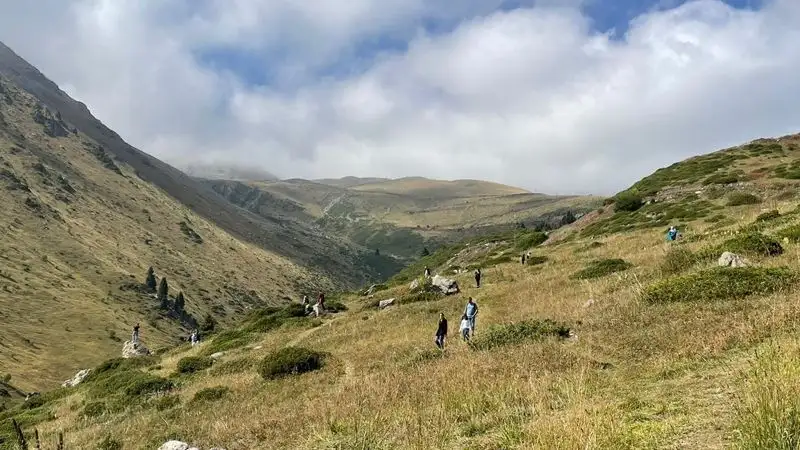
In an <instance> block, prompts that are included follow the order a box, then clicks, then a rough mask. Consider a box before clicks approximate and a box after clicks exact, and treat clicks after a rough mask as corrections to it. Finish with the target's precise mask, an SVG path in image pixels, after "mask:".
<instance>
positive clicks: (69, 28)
mask: <svg viewBox="0 0 800 450" xmlns="http://www.w3.org/2000/svg"><path fill="white" fill-rule="evenodd" d="M0 11H2V15H0V41H3V42H4V43H6V44H7V45H8V46H10V47H11V48H12V49H14V50H15V51H16V52H17V53H19V54H20V55H21V56H22V57H24V58H25V59H27V60H28V61H29V62H30V63H31V64H33V65H35V66H36V67H37V68H39V69H40V70H41V71H42V72H43V73H44V74H45V75H46V76H48V77H49V78H50V79H52V80H53V81H55V82H56V83H58V84H59V86H60V87H61V88H62V89H63V90H65V91H66V92H67V93H68V94H70V95H71V96H73V97H74V98H76V99H78V100H80V101H83V102H84V103H86V104H87V105H88V106H89V108H90V110H91V111H92V113H93V114H94V115H95V116H96V117H98V118H99V119H100V120H101V121H103V122H104V123H105V124H106V125H108V126H109V127H111V128H112V129H114V130H115V131H117V132H118V133H119V134H120V135H121V136H122V137H123V138H124V139H125V140H127V141H128V142H129V143H131V144H133V145H134V146H136V147H138V148H140V149H141V150H143V151H146V152H147V153H150V154H152V155H154V156H156V157H158V158H160V159H162V160H164V161H166V162H168V163H170V164H172V165H175V166H176V167H179V168H184V167H187V166H189V165H192V164H220V165H235V166H243V167H249V168H260V169H263V170H266V171H269V172H271V173H274V174H276V175H277V176H280V177H282V178H295V177H301V178H323V177H342V176H347V175H354V176H378V177H391V178H394V177H403V176H427V177H432V178H439V179H463V178H468V179H483V180H490V181H496V182H501V183H506V184H510V185H514V186H519V187H523V188H526V189H528V190H531V191H534V192H545V193H552V194H579V193H592V194H601V195H609V194H613V193H614V192H616V191H619V190H621V189H624V188H626V187H627V186H629V185H630V184H632V183H633V182H635V181H636V180H638V179H640V178H641V177H643V176H645V175H647V174H649V173H651V172H652V171H653V170H655V169H657V168H659V167H663V166H666V165H669V164H671V163H673V162H675V161H678V160H682V159H685V158H687V157H689V156H692V155H697V154H702V153H707V152H710V151H713V150H717V149H720V148H725V147H729V146H733V145H738V144H742V143H745V142H747V141H749V140H752V139H755V138H759V137H776V136H781V135H786V134H791V133H797V132H800V106H799V105H800V75H798V74H800V45H798V43H800V1H797V0H726V1H722V0H695V1H684V0H458V1H453V0H347V1H341V0H314V1H308V0H304V1H300V0H170V1H162V0H139V1H137V2H122V1H118V0H37V1H36V2H20V1H17V0H0Z"/></svg>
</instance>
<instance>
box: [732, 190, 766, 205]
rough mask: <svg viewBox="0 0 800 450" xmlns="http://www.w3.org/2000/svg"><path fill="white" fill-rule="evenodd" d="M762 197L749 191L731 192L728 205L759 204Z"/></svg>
mask: <svg viewBox="0 0 800 450" xmlns="http://www.w3.org/2000/svg"><path fill="white" fill-rule="evenodd" d="M759 203H761V198H760V197H758V196H756V195H753V194H750V193H747V192H731V193H730V194H728V197H727V205H728V206H741V205H757V204H759Z"/></svg>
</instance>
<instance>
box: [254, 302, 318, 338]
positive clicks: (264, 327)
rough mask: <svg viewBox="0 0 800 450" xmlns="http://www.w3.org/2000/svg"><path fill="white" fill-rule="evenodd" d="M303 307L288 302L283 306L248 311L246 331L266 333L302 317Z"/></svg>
mask: <svg viewBox="0 0 800 450" xmlns="http://www.w3.org/2000/svg"><path fill="white" fill-rule="evenodd" d="M305 315H306V311H305V307H304V306H303V305H301V304H299V303H290V304H289V305H287V306H285V307H283V308H275V307H271V308H263V309H260V310H258V311H254V312H252V313H250V315H249V316H248V317H247V326H246V328H245V329H246V331H252V332H256V333H266V332H268V331H271V330H274V329H276V328H279V327H281V326H283V325H284V324H285V323H289V322H293V321H294V320H295V319H300V318H304V317H305Z"/></svg>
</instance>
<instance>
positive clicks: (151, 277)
mask: <svg viewBox="0 0 800 450" xmlns="http://www.w3.org/2000/svg"><path fill="white" fill-rule="evenodd" d="M144 284H145V286H147V289H150V290H151V291H155V290H156V287H157V286H158V282H157V281H156V274H155V271H153V268H152V267H150V268H149V269H147V278H146V279H145V280H144Z"/></svg>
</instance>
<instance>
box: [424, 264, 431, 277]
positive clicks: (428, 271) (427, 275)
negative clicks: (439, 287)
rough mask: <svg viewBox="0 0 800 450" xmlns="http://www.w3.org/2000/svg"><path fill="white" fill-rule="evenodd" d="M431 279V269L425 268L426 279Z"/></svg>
mask: <svg viewBox="0 0 800 450" xmlns="http://www.w3.org/2000/svg"><path fill="white" fill-rule="evenodd" d="M430 277H431V269H430V268H428V266H425V278H430Z"/></svg>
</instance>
